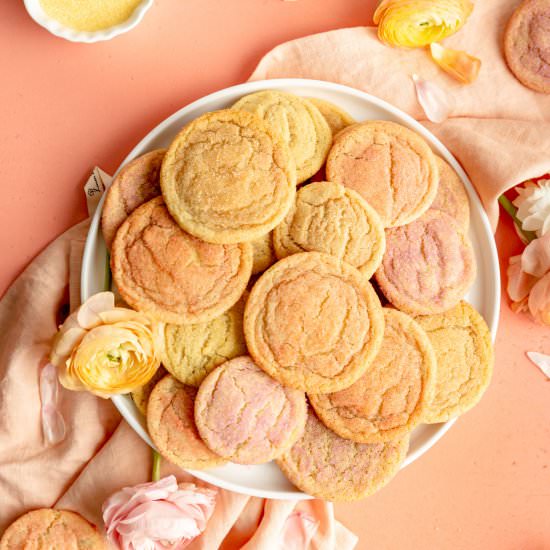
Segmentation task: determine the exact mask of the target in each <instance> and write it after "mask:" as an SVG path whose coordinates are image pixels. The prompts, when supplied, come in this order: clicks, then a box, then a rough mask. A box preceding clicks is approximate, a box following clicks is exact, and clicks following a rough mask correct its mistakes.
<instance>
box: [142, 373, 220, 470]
mask: <svg viewBox="0 0 550 550" xmlns="http://www.w3.org/2000/svg"><path fill="white" fill-rule="evenodd" d="M196 395H197V390H196V388H193V387H191V386H186V385H184V384H182V383H180V382H178V381H177V380H176V379H175V378H174V377H173V376H170V375H168V376H165V377H164V378H163V379H162V380H161V381H160V382H159V383H158V384H157V385H156V386H155V388H154V389H153V391H152V392H151V395H150V397H149V404H148V405H147V429H148V431H149V435H150V436H151V439H152V440H153V442H154V444H155V445H156V446H157V448H158V450H159V452H160V454H161V455H162V456H163V457H164V458H166V459H167V460H169V461H170V462H172V463H173V464H176V465H177V466H180V467H182V468H188V469H193V470H204V469H206V468H215V467H216V466H222V465H223V464H225V462H226V461H225V460H224V459H223V458H222V457H220V456H218V455H217V454H215V453H213V452H212V451H211V450H210V449H209V448H208V447H207V446H206V445H205V444H204V442H203V440H202V439H201V438H200V436H199V432H198V431H197V426H196V425H195V417H194V407H195V397H196Z"/></svg>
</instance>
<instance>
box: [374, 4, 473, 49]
mask: <svg viewBox="0 0 550 550" xmlns="http://www.w3.org/2000/svg"><path fill="white" fill-rule="evenodd" d="M473 8H474V6H473V4H472V2H470V1H469V0H382V2H380V4H379V5H378V8H376V11H375V12H374V22H375V24H377V25H378V37H379V38H380V40H381V41H382V42H384V43H385V44H389V45H390V46H404V47H406V48H418V47H422V46H427V45H428V44H431V43H432V42H438V41H440V40H442V39H443V38H445V37H446V36H449V35H451V34H454V33H455V32H456V31H458V29H460V28H461V27H462V25H464V23H465V22H466V19H468V16H469V15H470V13H471V12H472V10H473Z"/></svg>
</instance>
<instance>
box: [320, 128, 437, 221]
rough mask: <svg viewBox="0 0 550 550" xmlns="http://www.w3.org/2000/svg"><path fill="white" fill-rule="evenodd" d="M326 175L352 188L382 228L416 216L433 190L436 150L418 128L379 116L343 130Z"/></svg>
mask: <svg viewBox="0 0 550 550" xmlns="http://www.w3.org/2000/svg"><path fill="white" fill-rule="evenodd" d="M326 173H327V179H328V180H329V181H333V182H336V183H341V184H342V185H345V186H346V187H350V188H351V189H354V190H355V191H357V192H358V193H359V194H360V195H361V196H362V197H363V198H364V199H365V200H366V201H367V202H368V203H369V204H370V205H371V206H372V207H373V208H374V209H375V210H376V211H377V212H378V214H379V216H380V218H381V219H382V223H383V224H384V226H385V227H397V226H401V225H405V224H407V223H410V222H411V221H413V220H415V219H416V218H418V217H419V216H421V215H422V214H423V213H424V212H425V211H426V210H427V209H428V208H429V207H430V205H431V204H432V202H433V200H434V198H435V195H436V193H437V185H438V180H439V175H438V171H437V164H436V161H435V155H434V154H433V153H432V151H431V149H430V147H429V146H428V144H427V143H426V142H425V141H424V139H422V137H420V136H419V135H418V134H417V133H415V132H413V131H412V130H409V129H408V128H405V127H404V126H401V125H400V124H396V123H395V122H388V121H382V120H376V121H366V122H360V123H358V124H354V125H353V126H350V127H349V128H345V129H344V130H342V131H341V132H340V133H339V134H338V136H337V137H336V139H335V140H334V145H333V146H332V149H331V150H330V153H329V155H328V159H327V166H326Z"/></svg>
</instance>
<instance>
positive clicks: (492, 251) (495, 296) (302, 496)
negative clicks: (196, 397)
mask: <svg viewBox="0 0 550 550" xmlns="http://www.w3.org/2000/svg"><path fill="white" fill-rule="evenodd" d="M300 86H310V87H314V88H317V89H319V90H327V91H331V92H341V93H344V94H347V95H351V96H354V97H355V98H358V99H360V100H363V101H366V102H368V103H370V104H372V105H375V106H376V107H378V108H381V109H383V110H386V111H388V112H389V113H391V114H392V115H393V116H395V117H397V118H399V119H401V120H403V121H405V122H406V123H407V125H408V126H409V127H411V128H412V129H413V130H414V131H416V132H417V133H419V134H420V135H421V136H422V137H423V138H424V139H427V140H428V142H430V143H431V144H435V145H436V146H437V148H438V149H439V151H438V153H439V154H441V156H442V157H443V158H444V159H445V160H446V161H447V162H448V163H449V164H450V165H451V166H452V167H453V169H454V170H455V171H456V172H457V173H458V174H459V176H460V178H461V180H462V181H463V183H464V184H465V186H466V190H467V192H468V196H469V199H470V202H471V203H473V206H474V207H475V209H476V211H477V213H478V214H479V218H480V221H481V223H482V226H483V229H484V232H485V233H486V235H487V236H488V237H489V238H488V239H487V240H488V246H489V256H490V257H489V262H490V264H491V265H492V266H493V272H494V281H493V282H494V285H493V287H492V296H491V297H490V299H491V301H492V304H493V307H492V309H491V311H490V312H489V315H488V317H489V318H487V319H485V320H486V322H487V324H488V326H489V330H490V333H491V339H492V341H493V343H494V342H495V339H496V333H497V330H498V323H499V312H500V297H501V278H500V269H499V260H498V252H497V248H496V243H495V240H494V237H493V231H492V229H491V225H490V222H489V218H488V216H487V213H486V212H485V209H484V208H483V204H482V203H481V200H480V198H479V196H478V194H477V191H476V189H475V187H474V186H473V184H472V182H471V181H470V178H469V177H468V175H467V174H466V172H465V171H464V169H463V168H462V166H461V165H460V163H459V162H458V161H457V160H456V159H455V157H454V156H453V154H452V153H451V152H450V151H449V150H448V149H447V147H446V146H445V145H444V144H443V143H442V142H441V141H440V140H439V138H437V137H436V136H435V135H434V134H433V133H432V132H430V131H429V130H428V129H427V128H426V127H425V126H423V125H422V124H421V123H420V122H418V121H417V120H416V119H414V118H413V117H412V116H410V115H409V114H407V113H405V112H404V111H402V110H401V109H399V108H397V107H395V106H394V105H392V104H391V103H388V102H387V101H385V100H383V99H381V98H379V97H376V96H374V95H372V94H369V93H367V92H364V91H362V90H358V89H356V88H352V87H350V86H346V85H345V84H338V83H334V82H328V81H324V80H315V79H306V78H275V79H266V80H255V81H250V82H244V83H241V84H236V85H234V86H229V87H227V88H223V89H221V90H217V91H215V92H212V93H210V94H207V95H205V96H202V97H200V98H199V99H196V100H195V101H193V102H191V103H189V104H187V105H185V106H184V107H182V108H181V109H178V110H177V111H176V112H174V113H173V114H171V115H170V116H168V117H166V118H165V119H163V120H162V121H161V122H160V123H159V124H157V125H156V126H155V127H153V128H152V129H151V130H149V132H147V134H146V135H145V136H144V137H143V138H142V139H140V140H139V142H138V143H137V144H136V145H135V146H134V147H133V148H132V150H131V151H130V152H129V153H128V155H126V157H125V158H124V159H123V161H122V162H121V163H120V165H119V167H118V168H117V170H116V171H115V173H114V174H113V178H114V177H116V175H117V174H118V172H119V171H120V169H121V168H122V167H123V166H124V165H125V164H127V163H128V162H129V161H131V160H132V159H133V158H135V157H136V156H137V155H138V153H139V152H140V150H141V148H142V147H143V145H144V144H145V143H147V141H149V140H150V139H151V138H152V137H155V136H156V135H159V134H161V133H162V132H164V131H165V130H166V129H167V128H168V127H169V126H171V125H172V123H174V122H175V121H176V120H177V119H179V118H180V117H182V116H184V115H186V114H187V113H188V112H189V111H193V110H195V109H197V108H201V107H202V106H203V105H204V104H207V103H209V102H210V101H215V100H217V99H223V98H224V97H225V96H228V95H232V94H237V93H242V94H243V95H244V94H248V93H253V92H256V91H259V90H264V89H270V88H271V89H272V88H273V87H276V88H281V89H284V88H293V87H294V88H299V87H300ZM153 134H154V136H153ZM105 195H106V194H105V193H104V194H103V197H102V198H101V200H100V202H99V204H98V206H97V208H96V210H95V212H94V214H93V216H92V220H91V223H90V228H89V230H88V234H87V237H86V243H85V246H84V253H83V256H82V271H81V279H80V291H81V296H80V298H81V301H82V302H84V301H85V300H86V299H87V298H88V295H87V289H88V286H89V284H88V270H87V269H85V267H86V266H87V265H89V263H90V261H91V257H92V255H93V253H94V250H95V246H96V241H97V238H98V233H99V231H100V227H99V224H100V218H101V210H102V207H103V202H104V200H105ZM122 399H123V398H122V396H113V397H112V398H111V400H112V401H113V404H114V405H115V407H116V408H117V409H118V411H119V412H120V414H121V415H122V417H123V418H124V419H125V420H126V422H128V423H129V424H130V426H131V427H132V429H133V430H134V431H135V432H136V433H137V434H138V435H139V436H140V437H141V438H142V439H143V440H144V441H145V442H146V443H147V444H148V445H149V446H151V447H152V448H155V447H154V444H153V443H152V441H151V439H150V437H149V435H148V434H147V433H144V430H143V428H142V426H141V425H140V424H138V423H137V421H136V419H135V418H134V417H133V415H131V414H130V413H129V412H128V411H127V410H126V407H125V404H124V401H123V400H122ZM456 421H457V418H453V419H451V420H448V421H447V422H444V423H442V424H441V427H440V428H439V430H438V431H437V432H436V433H435V434H434V435H433V436H432V437H431V438H430V439H428V440H427V441H426V442H424V443H423V444H422V445H421V446H420V447H418V448H417V449H416V450H415V451H414V452H412V453H411V454H408V455H407V458H406V459H405V461H404V462H403V464H402V466H401V467H402V468H404V467H405V466H407V465H409V464H411V463H412V462H414V461H415V460H416V459H417V458H420V456H422V455H423V454H424V453H425V452H427V451H428V450H429V449H430V448H431V447H433V446H434V445H435V444H436V443H437V442H438V441H439V440H440V439H441V438H442V437H443V436H444V435H445V434H446V433H447V432H448V431H449V430H450V429H451V427H452V426H453V425H454V423H455V422H456ZM186 471H187V472H189V473H190V474H192V475H193V476H195V477H197V478H198V479H201V480H202V481H206V482H208V483H210V484H212V485H215V486H217V487H220V488H222V489H227V490H230V491H234V492H237V493H241V494H247V495H250V496H257V497H262V498H269V499H285V500H306V499H311V498H313V497H311V496H310V495H308V494H306V493H303V492H301V491H299V490H296V491H292V492H290V491H273V490H262V489H253V488H248V487H243V486H241V485H239V484H237V483H233V482H229V481H225V480H220V479H219V478H217V477H212V476H211V475H210V474H208V470H205V471H196V470H186Z"/></svg>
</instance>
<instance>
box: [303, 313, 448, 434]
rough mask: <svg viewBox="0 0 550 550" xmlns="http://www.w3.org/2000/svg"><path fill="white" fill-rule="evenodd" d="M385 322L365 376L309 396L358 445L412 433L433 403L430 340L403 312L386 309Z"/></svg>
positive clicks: (330, 423)
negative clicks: (376, 353)
mask: <svg viewBox="0 0 550 550" xmlns="http://www.w3.org/2000/svg"><path fill="white" fill-rule="evenodd" d="M384 318H385V327H384V340H383V341H382V347H381V348H380V351H379V352H378V355H377V356H376V357H375V359H374V360H373V362H372V364H371V366H370V367H369V368H368V369H367V372H365V374H363V376H361V378H359V380H357V382H355V383H354V384H352V385H351V386H350V387H349V388H346V389H345V390H341V391H339V392H336V393H327V394H324V395H321V394H308V397H309V401H310V403H311V405H312V406H313V408H314V409H315V412H316V413H317V416H318V417H319V418H320V419H321V421H322V422H323V423H324V424H325V425H326V426H327V427H329V428H330V429H331V430H333V431H334V432H336V433H337V434H338V435H339V436H341V437H343V438H345V439H351V440H353V441H357V442H359V443H379V442H383V441H389V440H392V439H396V438H398V437H402V436H404V435H406V434H408V433H409V432H411V431H412V429H413V428H415V427H416V426H417V425H418V424H419V423H420V422H422V421H423V416H424V413H425V411H426V408H427V406H428V405H429V403H430V401H431V399H432V394H433V389H434V380H435V376H436V372H437V363H436V359H435V354H434V350H433V348H432V345H431V343H430V340H429V338H428V336H427V335H426V333H425V332H424V330H423V329H422V328H421V327H420V326H419V325H418V323H416V322H415V321H414V320H413V319H412V318H411V317H409V316H408V315H406V314H405V313H401V312H400V311H397V310H395V309H389V308H384Z"/></svg>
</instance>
